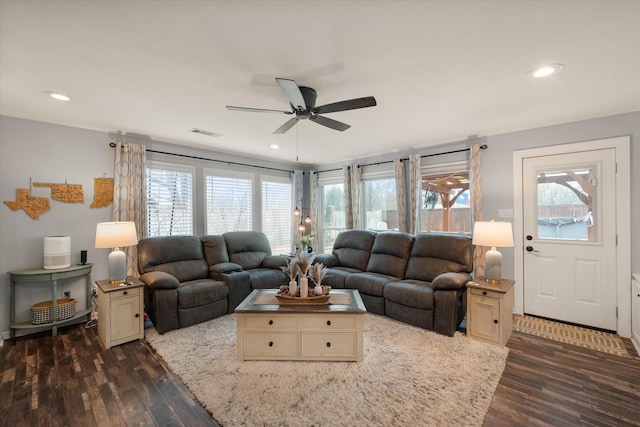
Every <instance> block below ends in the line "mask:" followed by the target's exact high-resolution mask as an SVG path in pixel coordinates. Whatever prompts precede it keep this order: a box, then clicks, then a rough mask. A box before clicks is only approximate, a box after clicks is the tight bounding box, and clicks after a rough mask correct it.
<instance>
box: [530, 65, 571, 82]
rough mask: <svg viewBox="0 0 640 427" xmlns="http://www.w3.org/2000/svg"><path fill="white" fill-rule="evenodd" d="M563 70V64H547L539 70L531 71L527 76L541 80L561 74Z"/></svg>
mask: <svg viewBox="0 0 640 427" xmlns="http://www.w3.org/2000/svg"><path fill="white" fill-rule="evenodd" d="M563 68H564V66H563V65H562V64H547V65H543V66H541V67H538V68H534V69H533V70H529V71H528V72H527V74H529V75H531V76H533V77H535V78H537V79H539V78H542V77H547V76H550V75H552V74H556V73H559V72H560V71H562V69H563Z"/></svg>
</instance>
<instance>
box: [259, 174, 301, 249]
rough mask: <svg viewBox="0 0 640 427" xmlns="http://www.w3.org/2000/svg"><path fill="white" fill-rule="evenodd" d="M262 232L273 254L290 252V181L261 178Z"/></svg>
mask: <svg viewBox="0 0 640 427" xmlns="http://www.w3.org/2000/svg"><path fill="white" fill-rule="evenodd" d="M261 195H262V212H261V215H262V231H263V232H264V234H266V235H267V238H268V239H269V243H270V244H271V251H272V253H274V254H278V253H289V252H291V227H292V224H291V219H292V217H291V213H292V209H293V208H292V206H291V180H290V179H284V178H281V179H278V178H275V177H263V178H262V184H261Z"/></svg>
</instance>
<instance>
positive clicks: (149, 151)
mask: <svg viewBox="0 0 640 427" xmlns="http://www.w3.org/2000/svg"><path fill="white" fill-rule="evenodd" d="M109 147H112V148H115V147H116V144H115V143H114V142H110V143H109ZM147 152H148V153H156V154H166V155H168V156H176V157H185V158H187V159H195V160H206V161H208V162H218V163H224V164H227V165H229V166H231V165H235V166H245V167H249V168H258V169H268V170H272V171H278V172H289V173H293V171H292V170H288V169H279V168H272V167H269V166H258V165H250V164H248V163H239V162H232V161H226V160H219V159H209V158H206V157H198V156H190V155H187V154H178V153H169V152H166V151H156V150H147Z"/></svg>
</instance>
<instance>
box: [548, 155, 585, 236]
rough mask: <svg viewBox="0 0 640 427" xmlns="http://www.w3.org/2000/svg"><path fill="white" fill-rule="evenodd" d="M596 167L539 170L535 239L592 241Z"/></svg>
mask: <svg viewBox="0 0 640 427" xmlns="http://www.w3.org/2000/svg"><path fill="white" fill-rule="evenodd" d="M596 171H597V168H596V166H595V165H588V166H574V167H568V168H564V169H561V170H543V171H538V178H537V179H538V186H537V188H538V238H540V239H554V240H556V239H557V240H563V239H565V240H566V239H569V240H584V241H591V242H592V241H594V240H595V237H596V232H595V228H596V226H595V224H596V223H595V222H594V207H595V206H596V203H595V196H596V191H595V188H594V187H595V186H594V185H593V183H594V182H595V181H596V179H595V175H596Z"/></svg>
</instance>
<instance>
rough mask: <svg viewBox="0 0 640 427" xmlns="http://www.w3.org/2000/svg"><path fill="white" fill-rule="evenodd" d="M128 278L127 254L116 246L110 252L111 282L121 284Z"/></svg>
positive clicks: (111, 283)
mask: <svg viewBox="0 0 640 427" xmlns="http://www.w3.org/2000/svg"><path fill="white" fill-rule="evenodd" d="M126 278H127V256H126V255H125V253H124V252H123V251H121V250H120V249H118V248H116V249H114V250H113V251H111V253H110V254H109V284H110V285H119V284H121V283H124V281H125V279H126Z"/></svg>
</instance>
